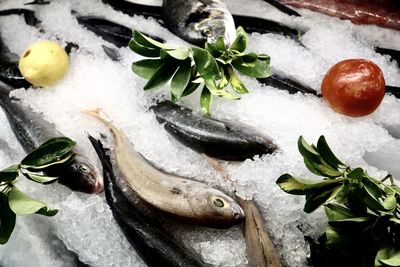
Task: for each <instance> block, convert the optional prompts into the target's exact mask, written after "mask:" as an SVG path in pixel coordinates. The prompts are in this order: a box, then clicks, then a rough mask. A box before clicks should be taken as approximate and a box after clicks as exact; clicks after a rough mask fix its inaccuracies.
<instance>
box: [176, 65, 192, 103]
mask: <svg viewBox="0 0 400 267" xmlns="http://www.w3.org/2000/svg"><path fill="white" fill-rule="evenodd" d="M191 64H192V62H191V60H190V59H189V58H188V59H186V60H185V61H183V62H182V63H181V65H180V66H179V68H178V70H177V72H176V73H175V75H174V77H173V78H172V81H171V94H172V100H173V101H177V100H179V99H180V98H181V97H182V94H183V92H184V91H185V89H186V88H187V86H188V84H189V82H190V77H191Z"/></svg>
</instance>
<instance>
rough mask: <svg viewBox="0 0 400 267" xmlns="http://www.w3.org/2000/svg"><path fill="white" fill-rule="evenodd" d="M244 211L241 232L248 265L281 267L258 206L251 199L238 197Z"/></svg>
mask: <svg viewBox="0 0 400 267" xmlns="http://www.w3.org/2000/svg"><path fill="white" fill-rule="evenodd" d="M238 201H239V203H240V206H241V207H242V208H243V210H244V211H245V213H246V220H245V222H244V225H243V233H244V237H245V240H246V247H247V254H248V258H249V263H250V266H257V267H282V264H281V261H280V257H279V254H278V253H277V251H276V249H275V247H274V244H273V243H272V241H271V239H270V237H269V236H268V233H267V231H266V229H265V226H264V222H263V219H262V216H261V214H260V211H259V208H258V207H257V205H256V204H255V202H254V201H253V200H247V199H241V198H238Z"/></svg>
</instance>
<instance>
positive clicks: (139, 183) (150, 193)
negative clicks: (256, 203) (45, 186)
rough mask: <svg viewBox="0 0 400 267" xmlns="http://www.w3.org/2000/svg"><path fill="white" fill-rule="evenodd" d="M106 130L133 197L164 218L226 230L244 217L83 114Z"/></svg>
mask: <svg viewBox="0 0 400 267" xmlns="http://www.w3.org/2000/svg"><path fill="white" fill-rule="evenodd" d="M84 113H86V114H88V115H91V116H93V117H95V118H97V119H98V120H100V121H101V122H103V123H104V124H105V125H106V126H107V127H108V128H110V130H111V132H112V134H113V137H114V141H115V148H114V150H115V151H114V152H115V159H116V162H117V165H118V168H119V169H120V170H121V173H122V175H123V176H124V177H125V178H126V181H127V183H128V184H129V186H130V187H131V188H132V189H133V190H134V191H135V192H136V193H137V195H138V196H139V197H140V198H141V199H143V200H144V201H146V202H147V203H149V204H150V205H152V206H153V207H156V208H158V209H160V210H161V211H164V212H166V213H168V214H172V215H175V216H178V217H180V218H182V219H186V220H188V221H193V222H196V223H200V224H203V225H207V226H213V227H218V228H221V227H229V226H231V225H234V224H237V223H239V222H240V221H242V220H243V218H244V217H245V215H244V212H243V210H242V209H241V208H240V206H239V205H238V204H237V203H236V202H235V201H234V200H233V199H232V198H231V197H229V196H227V195H226V194H224V193H223V192H221V191H219V190H216V189H214V188H212V187H210V186H208V185H206V184H204V183H200V182H196V181H192V180H190V179H187V178H183V177H178V176H175V175H172V174H167V173H165V172H162V171H160V170H158V169H156V168H155V167H153V166H152V165H151V164H150V163H149V162H148V161H147V160H146V159H145V158H143V156H142V155H141V154H139V153H138V152H136V151H135V150H134V149H133V148H132V146H131V143H130V142H129V140H128V139H127V137H126V136H125V135H124V134H123V133H122V132H121V131H120V130H119V129H117V128H116V127H114V126H113V125H112V124H111V123H110V122H109V121H107V120H105V119H104V118H103V117H102V116H100V114H99V110H94V111H84Z"/></svg>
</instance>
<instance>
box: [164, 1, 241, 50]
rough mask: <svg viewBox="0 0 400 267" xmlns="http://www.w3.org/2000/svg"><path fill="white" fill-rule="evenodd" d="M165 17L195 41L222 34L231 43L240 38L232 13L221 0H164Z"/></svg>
mask: <svg viewBox="0 0 400 267" xmlns="http://www.w3.org/2000/svg"><path fill="white" fill-rule="evenodd" d="M163 16H164V22H165V24H166V25H167V27H168V29H169V30H170V31H171V32H173V33H174V34H176V35H178V36H179V37H181V38H182V39H184V40H186V41H188V42H189V43H192V44H196V45H204V43H205V42H207V41H208V42H215V41H216V40H217V39H218V37H220V36H222V37H224V40H225V44H226V45H227V46H228V45H230V44H231V43H232V42H233V41H234V39H235V37H236V30H235V22H234V21H233V17H232V14H231V13H230V12H229V10H228V7H227V6H226V5H225V3H224V2H222V1H219V0H164V1H163Z"/></svg>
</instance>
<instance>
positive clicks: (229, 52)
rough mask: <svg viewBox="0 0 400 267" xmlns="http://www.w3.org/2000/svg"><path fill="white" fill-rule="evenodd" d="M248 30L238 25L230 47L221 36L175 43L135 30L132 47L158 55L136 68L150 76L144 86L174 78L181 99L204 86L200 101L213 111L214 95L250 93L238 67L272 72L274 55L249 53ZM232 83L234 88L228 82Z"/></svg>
mask: <svg viewBox="0 0 400 267" xmlns="http://www.w3.org/2000/svg"><path fill="white" fill-rule="evenodd" d="M247 45H248V36H247V33H246V32H245V31H244V30H243V28H242V27H239V28H238V29H237V37H236V39H235V41H234V42H233V43H232V45H231V46H230V47H226V46H225V42H224V38H223V37H220V38H218V39H217V41H216V42H215V43H214V44H211V43H206V44H205V48H204V49H203V48H200V47H184V48H182V47H180V48H177V47H173V46H170V45H166V44H163V43H160V42H157V41H155V40H153V39H151V38H149V37H147V36H145V35H143V34H141V33H140V32H137V31H134V32H133V38H132V39H131V41H130V42H129V47H130V48H131V49H132V50H133V51H134V52H135V53H137V54H139V55H142V56H144V57H149V58H154V59H144V60H140V61H137V62H133V64H132V70H133V72H135V73H136V74H137V75H139V76H140V77H142V78H144V79H147V80H148V82H147V84H146V85H145V86H144V90H149V89H153V88H156V87H159V86H162V85H164V84H166V83H167V82H169V81H171V98H172V100H173V101H178V100H179V99H180V98H182V97H184V96H187V95H190V94H191V93H193V92H194V91H195V90H196V89H198V88H199V87H201V85H202V92H201V97H200V104H201V107H202V110H203V112H204V113H206V114H210V108H211V100H212V96H213V95H214V96H218V97H225V98H228V99H233V100H236V99H239V98H240V97H239V96H238V94H246V93H248V92H249V91H248V89H247V88H246V86H245V85H244V83H243V82H242V81H241V80H240V78H239V77H238V75H237V74H236V72H235V70H237V71H239V72H240V73H241V74H243V75H247V76H250V77H254V78H266V77H268V76H270V75H271V74H272V73H271V70H270V67H269V63H270V57H269V56H268V55H264V54H261V55H257V54H255V53H245V51H246V49H247ZM228 85H230V86H231V88H232V90H233V92H231V91H230V90H229V89H228V88H227V86H228Z"/></svg>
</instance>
